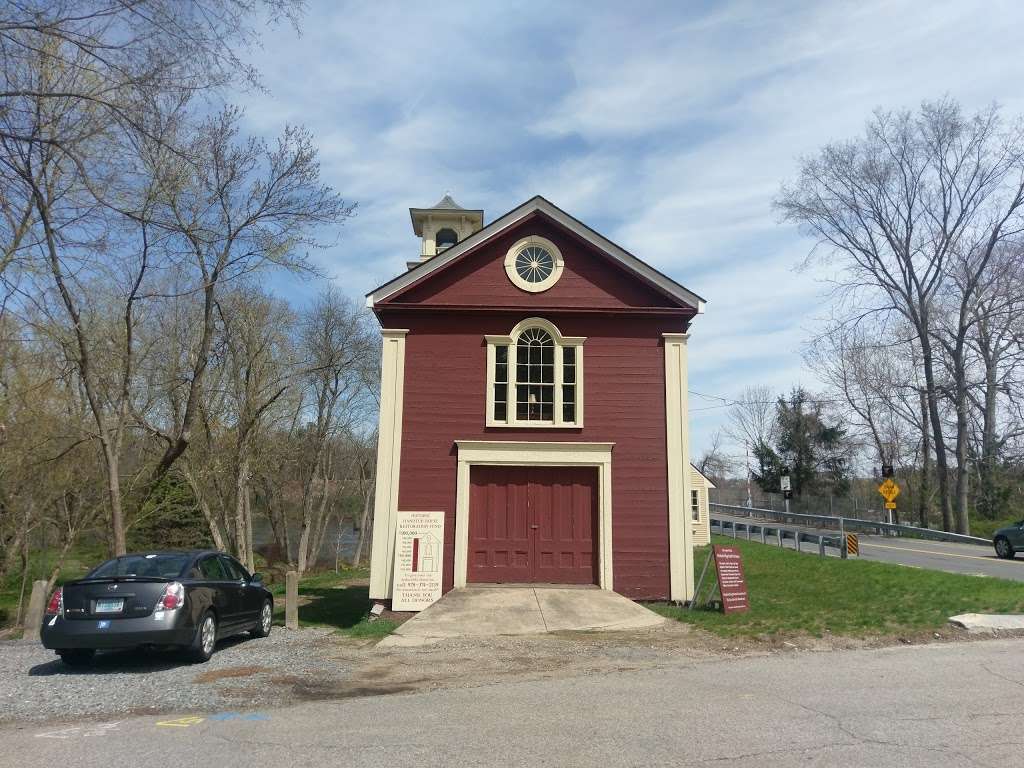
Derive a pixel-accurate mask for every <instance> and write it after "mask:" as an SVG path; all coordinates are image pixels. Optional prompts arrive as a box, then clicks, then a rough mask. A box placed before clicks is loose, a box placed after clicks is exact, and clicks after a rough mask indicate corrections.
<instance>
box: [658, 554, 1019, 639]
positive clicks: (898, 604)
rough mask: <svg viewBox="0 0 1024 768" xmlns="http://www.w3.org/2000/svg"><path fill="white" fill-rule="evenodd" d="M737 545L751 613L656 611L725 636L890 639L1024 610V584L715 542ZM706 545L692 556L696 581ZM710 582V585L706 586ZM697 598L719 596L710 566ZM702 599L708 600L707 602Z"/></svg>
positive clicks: (672, 608)
mask: <svg viewBox="0 0 1024 768" xmlns="http://www.w3.org/2000/svg"><path fill="white" fill-rule="evenodd" d="M713 540H714V541H715V542H716V543H720V544H729V545H733V546H737V547H739V549H740V551H741V552H742V556H743V570H744V574H745V575H746V580H747V587H748V589H749V591H750V606H751V607H750V610H749V611H747V612H746V613H734V614H730V615H728V616H726V615H724V614H722V613H720V612H718V611H714V610H710V609H700V608H698V609H694V610H693V611H687V610H686V609H684V608H680V607H677V606H674V605H668V604H656V605H652V606H650V607H651V608H652V609H653V610H655V611H657V612H658V613H660V614H662V615H663V616H667V617H669V618H673V619H677V620H678V621H682V622H686V623H690V624H693V625H696V626H699V627H701V628H702V629H706V630H709V631H711V632H714V633H715V634H718V635H722V636H725V637H731V636H743V637H759V636H770V635H776V634H781V635H814V636H818V637H820V636H822V635H824V634H825V632H826V630H827V631H828V632H831V633H832V634H833V635H850V636H865V635H895V634H901V633H913V632H921V631H926V630H937V629H940V628H942V627H944V626H945V625H946V624H947V620H948V618H949V617H950V616H955V615H956V614H960V613H1021V612H1024V584H1021V583H1020V582H1015V581H1006V580H1003V579H989V578H979V577H976V576H959V575H957V574H952V573H941V572H938V571H926V570H921V569H917V568H906V567H903V566H898V565H888V564H886V563H878V562H869V561H866V560H857V559H856V558H852V559H849V560H840V559H839V558H835V557H829V558H819V557H818V556H817V555H809V554H798V553H796V552H792V551H789V550H782V549H779V548H777V547H773V546H770V545H765V544H759V543H754V542H747V541H737V540H733V539H731V538H722V537H719V536H715V537H713ZM709 550H710V548H709V547H700V548H698V549H696V550H695V551H694V568H695V570H696V572H697V576H698V577H699V575H700V569H701V568H702V567H703V566H704V560H705V558H706V557H707V554H708V552H709ZM709 582H710V583H709ZM701 594H702V595H704V596H707V595H708V594H713V595H715V597H716V599H717V596H718V585H717V584H716V579H715V567H714V563H713V562H712V563H711V565H710V566H709V567H708V574H707V576H706V577H705V580H704V586H703V588H702V589H701ZM704 599H705V600H706V599H707V597H704Z"/></svg>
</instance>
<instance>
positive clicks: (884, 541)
mask: <svg viewBox="0 0 1024 768" xmlns="http://www.w3.org/2000/svg"><path fill="white" fill-rule="evenodd" d="M712 516H713V517H716V518H725V519H726V520H736V521H738V522H741V523H742V522H746V521H747V518H745V517H738V516H733V515H724V514H721V513H719V512H715V513H713V515H712ZM752 522H753V523H754V524H755V525H757V524H758V523H761V522H764V523H765V524H766V525H770V526H774V525H780V523H775V522H772V521H770V520H765V521H761V520H753V521H752ZM781 525H783V526H784V527H786V528H800V529H801V530H805V531H807V532H808V533H821V532H822V531H821V530H820V529H817V528H812V527H810V526H804V525H788V524H781ZM824 532H825V533H827V534H831V535H833V536H834V535H837V532H836V531H834V530H828V531H824ZM745 536H746V533H745V532H744V531H743V530H742V529H741V530H740V538H743V537H745ZM858 536H859V539H860V556H861V558H863V559H864V560H880V561H881V562H884V563H897V564H899V565H908V566H912V567H914V568H929V569H932V570H936V571H948V572H949V573H964V574H968V575H971V576H991V577H995V578H1000V579H1013V580H1015V581H1024V556H1019V557H1017V559H1015V560H1000V559H999V558H998V557H996V554H995V551H994V550H993V549H992V547H983V546H980V545H977V544H953V543H949V542H945V541H928V540H926V539H911V538H903V537H895V536H869V535H866V534H858ZM755 538H756V537H755ZM786 546H787V547H790V548H792V546H793V542H792V541H791V540H787V541H786ZM801 546H806V547H807V548H808V549H809V550H810V549H814V548H815V547H816V546H817V545H816V544H803V545H801Z"/></svg>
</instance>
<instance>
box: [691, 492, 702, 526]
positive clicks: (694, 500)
mask: <svg viewBox="0 0 1024 768" xmlns="http://www.w3.org/2000/svg"><path fill="white" fill-rule="evenodd" d="M690 514H691V515H692V516H693V519H694V520H695V521H697V520H700V491H699V490H697V489H696V488H694V489H692V490H691V491H690Z"/></svg>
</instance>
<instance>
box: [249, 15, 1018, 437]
mask: <svg viewBox="0 0 1024 768" xmlns="http://www.w3.org/2000/svg"><path fill="white" fill-rule="evenodd" d="M1022 21H1024V7H1022V6H1020V5H1019V4H1018V3H1014V2H994V3H985V4H974V3H961V2H932V3H928V4H921V3H916V2H881V1H880V0H879V1H876V2H865V3H857V4H853V3H810V2H808V3H797V2H790V3H784V4H771V5H770V6H769V5H767V4H764V3H755V2H733V3H728V4H714V5H712V8H711V10H703V11H702V10H695V9H694V8H693V7H692V6H691V5H689V4H665V5H660V6H659V5H655V6H644V8H643V9H642V10H640V9H637V8H634V7H624V6H617V5H595V4H592V3H578V4H566V3H559V4H551V3H540V2H536V3H526V4H525V5H524V4H516V5H507V6H506V5H497V4H463V3H432V4H429V5H409V4H391V3H372V4H366V3H355V2H351V3H331V2H322V3H314V4H313V5H312V6H311V8H310V10H309V13H308V15H307V17H306V20H305V25H304V26H305V32H304V34H303V36H302V37H301V38H295V37H294V35H291V34H290V33H288V32H286V31H283V30H279V31H278V32H277V33H276V34H275V35H274V36H273V37H272V38H269V39H267V41H266V44H265V50H264V51H263V53H262V55H261V56H260V59H259V65H260V67H261V69H262V71H263V72H264V74H265V79H266V83H267V85H268V86H269V88H270V89H271V95H270V96H264V95H262V94H256V95H252V96H250V97H248V98H247V99H246V105H247V110H248V118H249V121H250V125H251V127H252V128H253V129H254V130H256V131H259V132H263V133H267V134H270V133H273V132H275V131H277V130H279V129H280V127H281V125H282V124H283V123H284V122H286V121H287V122H300V123H304V124H306V125H308V126H310V127H311V128H312V129H313V131H314V133H315V134H316V136H317V138H318V143H319V145H320V147H321V150H322V157H323V160H324V175H325V178H326V179H327V180H328V181H329V183H331V184H332V185H334V186H335V187H336V188H338V189H339V190H341V191H342V192H343V193H344V194H345V195H346V196H347V197H349V198H352V199H354V200H358V201H359V203H360V207H359V215H358V217H357V218H356V219H354V220H353V221H351V222H350V223H349V224H348V225H347V226H346V227H345V228H344V229H343V230H342V234H341V241H340V244H339V245H338V247H336V248H334V249H332V250H331V251H330V252H328V253H325V254H322V258H323V259H324V262H325V265H326V267H327V269H328V270H329V271H330V272H331V273H332V274H334V275H336V276H337V278H338V280H339V282H340V283H341V284H342V286H343V287H344V288H345V290H347V291H348V292H349V293H352V294H362V293H364V292H365V291H367V290H369V289H370V288H372V287H374V286H375V285H377V284H379V283H380V282H383V281H384V280H385V279H387V278H389V277H391V276H392V275H394V274H396V273H397V272H399V271H401V270H402V268H403V267H404V263H405V261H406V260H408V259H409V258H412V257H414V255H415V254H416V252H417V248H418V244H417V242H416V240H415V238H414V236H413V235H412V231H411V228H410V225H409V220H408V214H407V211H406V209H407V208H408V207H410V206H414V205H427V204H430V203H432V202H434V201H435V200H436V199H438V198H439V197H440V196H441V195H442V194H443V193H444V192H445V191H446V190H450V191H451V192H452V193H453V195H454V196H455V198H456V199H457V200H459V202H461V203H462V204H463V205H466V206H468V207H482V208H485V209H487V213H488V219H490V218H493V217H494V216H496V215H499V214H500V213H503V212H504V211H506V210H508V209H510V208H511V207H513V206H514V205H517V204H518V203H520V202H522V201H523V200H525V199H527V198H528V197H530V196H532V195H533V194H537V193H539V194H543V195H545V196H547V197H549V198H550V199H551V200H552V201H553V202H555V203H556V204H558V205H560V206H562V207H564V208H566V209H567V210H568V211H569V212H570V213H572V214H573V215H575V216H577V217H579V218H581V219H583V220H585V221H587V223H589V224H591V225H592V226H594V227H595V228H597V229H599V230H601V231H602V232H604V233H605V234H606V235H608V236H609V237H610V238H612V239H613V240H615V241H616V242H619V243H620V244H622V245H623V246H624V247H626V248H628V249H629V250H630V251H632V252H633V253H635V254H637V255H638V256H640V257H641V258H644V259H646V260H647V261H649V262H651V263H652V264H653V265H655V266H656V267H658V268H659V269H662V270H663V271H665V272H667V273H668V274H670V275H671V276H672V277H674V278H676V279H677V280H679V281H680V282H682V283H684V284H685V285H687V286H688V287H690V288H692V289H693V290H695V291H696V292H698V293H699V294H701V295H702V296H704V297H705V298H706V299H708V310H707V314H706V315H705V316H702V317H700V318H698V319H697V321H696V322H695V323H694V326H693V335H692V342H691V355H690V359H691V369H692V372H691V381H690V383H691V386H692V387H693V388H694V389H695V390H697V391H705V392H712V393H714V394H720V395H723V396H727V397H728V396H735V395H736V394H737V393H738V392H739V391H740V390H742V389H743V387H744V386H746V385H747V384H748V383H753V382H757V383H769V384H771V385H772V386H774V387H776V388H778V389H780V390H781V389H786V388H788V386H789V385H790V384H791V383H795V382H796V381H798V380H801V379H802V380H803V381H804V382H805V383H807V384H808V385H810V386H814V378H813V376H812V375H810V374H809V373H808V372H806V371H804V370H803V369H802V366H801V361H800V347H801V343H802V341H803V339H804V338H806V336H807V335H808V329H809V328H810V327H811V326H812V325H813V321H814V318H815V316H817V315H820V314H822V312H823V308H822V306H821V294H822V286H821V285H820V284H819V283H817V282H816V278H817V276H816V275H813V274H796V273H794V272H793V270H792V268H793V266H794V265H795V264H796V263H797V261H799V260H800V258H801V257H802V256H804V255H805V254H806V252H807V250H808V249H809V247H810V244H809V243H807V242H806V241H803V240H802V239H801V238H799V237H798V236H797V235H796V233H795V232H793V231H792V230H791V228H788V227H784V226H780V225H779V224H778V222H777V221H776V216H775V214H774V213H773V211H772V209H771V200H772V197H773V195H774V194H775V193H776V191H777V190H778V187H779V184H780V182H781V181H782V180H784V179H786V178H787V177H790V176H792V175H793V173H794V170H795V166H796V158H797V157H798V156H799V155H801V154H804V153H809V152H813V151H814V150H815V149H816V148H818V147H820V146H821V145H822V144H824V143H826V142H829V141H833V140H837V139H842V138H845V137H849V136H852V135H856V134H857V133H859V132H860V131H861V129H862V127H863V124H864V121H865V120H866V118H867V117H868V116H869V114H870V112H871V111H872V110H873V109H874V108H876V107H878V106H882V107H886V108H903V107H907V108H914V107H915V106H916V105H917V104H918V103H919V102H920V101H922V100H924V99H930V98H937V97H940V96H942V95H944V94H947V93H948V94H949V95H951V96H952V97H954V98H956V99H959V100H960V101H961V102H962V103H964V104H965V106H967V107H968V108H975V107H980V106H984V105H986V104H988V103H989V102H991V101H993V100H996V101H1000V102H1002V103H1003V104H1004V106H1005V107H1006V110H1007V111H1008V112H1011V113H1013V112H1020V111H1024V93H1022V91H1021V89H1020V87H1019V84H1020V83H1021V82H1024V57H1022V56H1020V55H1019V48H1020V40H1019V30H1020V27H1021V22H1022ZM702 404H706V403H702ZM697 406H698V403H697V402H695V403H694V407H697ZM724 414H725V410H724V409H716V410H709V411H701V412H697V413H695V414H694V419H693V430H694V440H695V453H699V451H700V449H701V448H702V447H703V445H705V444H706V441H707V438H708V436H709V435H710V433H711V432H712V431H714V429H715V427H716V425H717V424H718V423H720V422H721V420H722V419H723V418H724Z"/></svg>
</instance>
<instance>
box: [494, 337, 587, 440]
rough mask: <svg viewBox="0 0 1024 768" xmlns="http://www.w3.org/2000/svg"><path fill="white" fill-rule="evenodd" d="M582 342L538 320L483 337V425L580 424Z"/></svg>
mask: <svg viewBox="0 0 1024 768" xmlns="http://www.w3.org/2000/svg"><path fill="white" fill-rule="evenodd" d="M583 342H584V339H583V338H580V337H566V336H562V334H561V333H560V332H559V330H558V328H556V327H555V326H554V325H553V324H552V323H549V322H548V321H546V320H542V319H541V318H530V319H529V320H524V321H523V322H521V323H519V324H518V325H517V326H516V327H515V328H513V329H512V332H511V333H510V334H509V335H508V336H488V337H487V389H488V392H487V419H486V423H487V426H489V427H581V426H583Z"/></svg>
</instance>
